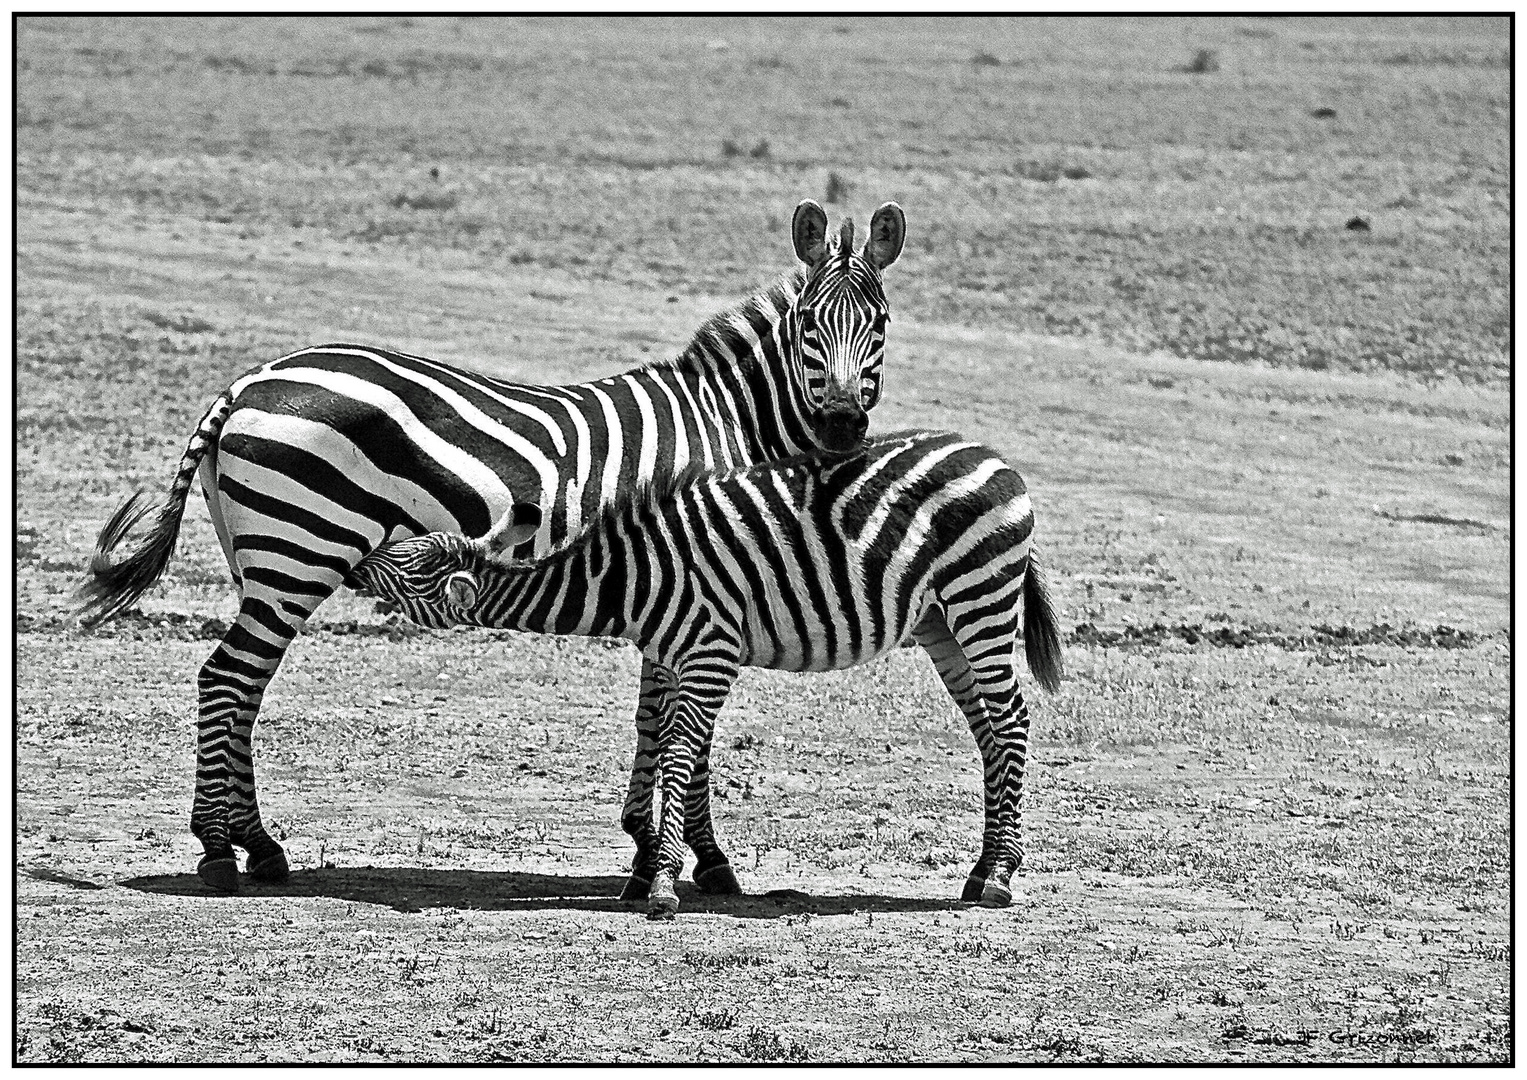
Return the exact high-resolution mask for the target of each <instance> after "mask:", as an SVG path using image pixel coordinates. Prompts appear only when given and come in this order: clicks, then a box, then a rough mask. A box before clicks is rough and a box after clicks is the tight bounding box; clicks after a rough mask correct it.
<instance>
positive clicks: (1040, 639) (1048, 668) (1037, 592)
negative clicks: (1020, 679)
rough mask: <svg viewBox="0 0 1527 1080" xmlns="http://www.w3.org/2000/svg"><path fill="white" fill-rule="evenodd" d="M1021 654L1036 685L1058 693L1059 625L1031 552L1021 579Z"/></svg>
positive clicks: (1031, 551) (1041, 573)
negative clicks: (1026, 661)
mask: <svg viewBox="0 0 1527 1080" xmlns="http://www.w3.org/2000/svg"><path fill="white" fill-rule="evenodd" d="M1023 652H1024V656H1026V657H1027V658H1028V661H1029V672H1030V674H1032V675H1033V676H1034V679H1035V681H1037V682H1038V683H1039V685H1040V686H1042V687H1044V688H1045V689H1046V690H1048V691H1049V692H1050V693H1052V694H1053V693H1055V691H1057V690H1059V689H1060V675H1061V662H1060V624H1059V623H1058V622H1057V621H1056V619H1055V604H1054V603H1053V602H1052V601H1051V600H1050V586H1049V585H1048V584H1046V583H1045V579H1044V574H1043V572H1042V571H1041V570H1040V569H1039V559H1038V557H1037V555H1036V553H1035V552H1034V550H1033V549H1032V548H1031V549H1030V550H1029V568H1028V572H1027V573H1026V574H1024V576H1023Z"/></svg>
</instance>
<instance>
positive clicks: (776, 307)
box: [642, 266, 808, 372]
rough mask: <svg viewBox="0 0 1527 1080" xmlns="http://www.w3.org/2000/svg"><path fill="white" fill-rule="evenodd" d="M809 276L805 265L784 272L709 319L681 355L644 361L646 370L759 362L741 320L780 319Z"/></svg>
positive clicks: (712, 367)
mask: <svg viewBox="0 0 1527 1080" xmlns="http://www.w3.org/2000/svg"><path fill="white" fill-rule="evenodd" d="M807 276H808V271H807V270H806V268H805V267H803V266H797V267H796V268H795V269H793V270H790V271H787V272H786V273H784V274H781V275H780V276H779V277H778V278H777V279H775V281H774V282H773V283H772V284H770V285H768V286H767V287H765V288H764V289H762V290H760V291H759V292H756V293H754V294H753V295H752V296H750V297H748V298H747V299H746V300H742V301H740V302H739V303H736V304H733V305H732V306H730V307H728V308H724V309H722V310H721V311H718V312H717V313H716V314H714V315H712V316H711V317H710V318H709V319H706V320H705V322H704V323H702V324H701V326H700V329H698V330H696V331H695V333H694V336H693V337H692V338H690V339H689V344H688V345H686V346H684V349H683V351H681V352H680V353H679V354H678V355H677V356H674V357H670V358H667V359H663V360H653V361H652V362H650V363H648V364H644V365H643V366H642V370H644V371H650V370H652V369H653V368H674V369H677V370H679V371H695V372H706V371H713V370H715V368H716V367H717V366H718V365H719V364H722V363H727V362H731V363H737V364H742V365H750V364H753V363H756V362H757V357H756V356H754V354H753V345H752V341H751V340H750V339H749V337H748V336H746V335H744V334H743V333H742V332H741V331H739V330H738V329H737V323H738V322H739V321H741V322H744V323H747V322H751V321H752V320H751V319H750V318H749V316H750V315H761V316H763V318H764V319H766V320H767V321H768V322H770V323H776V322H778V321H779V320H780V317H781V316H783V315H784V313H785V312H786V311H788V310H789V308H790V305H791V304H792V303H793V302H794V301H795V298H796V297H797V296H799V295H800V292H801V289H802V288H803V287H804V286H805V284H806V278H807Z"/></svg>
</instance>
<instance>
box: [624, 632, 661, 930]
mask: <svg viewBox="0 0 1527 1080" xmlns="http://www.w3.org/2000/svg"><path fill="white" fill-rule="evenodd" d="M672 690H673V674H672V673H671V672H669V671H668V670H666V669H664V668H661V667H659V666H658V665H656V664H654V663H653V662H652V661H651V660H649V659H647V658H646V657H645V656H644V657H642V686H641V693H640V694H639V696H638V697H637V700H636V756H635V758H634V759H633V760H632V762H631V782H630V784H629V785H628V786H627V787H626V804H625V807H624V808H623V809H622V810H621V814H620V827H621V828H622V829H624V830H625V832H626V834H627V835H628V836H630V837H631V839H632V841H634V842H635V844H636V856H635V857H634V858H633V859H632V860H631V876H630V877H629V878H627V879H626V885H625V888H623V889H622V890H621V893H620V898H621V899H622V900H644V899H646V897H647V893H648V890H650V889H651V888H652V875H653V874H655V873H657V823H656V821H655V820H654V818H653V813H652V792H653V785H654V783H655V782H656V778H657V737H658V725H659V721H660V720H661V718H662V717H663V716H664V715H666V713H667V712H668V708H669V700H670V696H671V694H672Z"/></svg>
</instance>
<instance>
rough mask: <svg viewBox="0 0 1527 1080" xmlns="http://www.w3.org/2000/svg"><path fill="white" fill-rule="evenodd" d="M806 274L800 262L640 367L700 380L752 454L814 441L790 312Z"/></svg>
mask: <svg viewBox="0 0 1527 1080" xmlns="http://www.w3.org/2000/svg"><path fill="white" fill-rule="evenodd" d="M807 279H808V274H807V271H806V270H805V269H802V268H796V269H794V270H792V271H790V272H789V273H787V274H784V275H783V276H781V277H780V278H779V279H778V280H777V281H776V282H774V284H772V285H770V286H769V287H768V288H766V289H764V290H763V291H762V292H759V293H756V294H755V295H753V296H750V297H748V299H746V300H744V301H743V302H742V303H740V304H737V305H735V306H733V307H731V308H728V309H726V310H725V311H721V312H719V313H717V314H716V315H713V316H712V317H711V318H710V319H708V320H706V322H705V324H704V325H702V326H701V327H700V329H699V330H698V331H696V332H695V335H694V337H693V338H691V339H690V342H689V344H688V345H687V346H685V348H684V350H683V351H682V352H681V353H679V355H678V356H676V357H673V358H672V359H668V360H659V361H655V362H653V363H651V364H648V365H647V366H646V367H644V368H642V369H641V371H642V372H647V373H650V374H653V375H655V376H658V377H662V376H664V375H665V374H668V373H673V374H674V375H675V376H677V377H679V378H683V379H685V380H694V382H695V383H696V391H697V392H700V388H701V387H703V388H704V392H705V393H706V394H707V396H709V397H711V398H712V399H713V400H714V401H715V408H716V411H717V413H718V414H719V415H720V417H721V418H722V422H724V423H727V424H730V425H731V426H732V427H733V429H734V432H735V434H736V436H737V437H738V439H739V441H740V442H741V443H742V444H743V449H744V451H745V453H746V457H747V460H748V461H772V460H775V459H778V458H783V457H790V456H793V455H795V454H800V453H804V452H806V451H809V450H810V449H812V447H813V446H814V445H815V443H814V441H813V439H812V437H811V434H810V427H809V423H808V420H807V417H806V413H805V396H804V388H803V387H801V386H800V385H798V384H799V374H798V371H797V366H798V365H797V360H796V348H795V344H794V340H793V334H794V333H795V330H794V329H793V327H792V326H791V322H790V320H789V319H787V318H786V317H785V316H786V314H787V313H788V312H789V311H790V308H791V305H793V304H794V303H795V302H796V299H797V298H798V297H799V296H800V294H801V290H802V289H803V288H804V287H805V285H806V282H807Z"/></svg>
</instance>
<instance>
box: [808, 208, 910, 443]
mask: <svg viewBox="0 0 1527 1080" xmlns="http://www.w3.org/2000/svg"><path fill="white" fill-rule="evenodd" d="M790 232H791V239H792V240H793V241H794V243H795V254H796V256H797V257H798V258H799V259H800V260H801V261H802V262H803V263H805V264H806V265H807V267H808V268H809V269H808V273H807V277H806V283H805V285H804V286H802V288H801V291H800V292H799V293H798V294H797V295H796V298H795V301H794V303H792V304H791V305H790V309H789V310H788V311H787V312H786V313H785V319H786V320H787V322H786V329H787V335H786V337H787V340H788V341H789V342H791V343H793V346H794V348H793V349H792V350H791V351H792V354H793V355H792V356H791V357H789V358H787V359H789V360H792V361H793V362H794V365H795V374H796V376H797V378H798V379H799V380H800V386H801V388H802V391H803V393H804V398H805V406H806V408H805V413H806V419H807V422H808V427H809V428H810V431H811V436H812V438H813V439H814V440H815V441H816V444H817V446H818V447H820V448H821V449H823V450H826V451H828V452H829V453H835V454H845V453H851V452H853V451H855V450H858V449H859V448H860V447H861V446H863V445H864V439H865V436H866V434H867V433H868V431H869V424H870V418H869V411H870V410H871V409H873V408H874V407H875V404H876V402H878V401H879V400H880V369H881V365H882V363H883V362H884V360H885V328H886V323H888V322H889V321H890V319H891V311H890V307H889V305H888V304H887V303H886V299H885V289H884V288H883V287H882V286H881V282H880V272H881V271H882V270H884V269H885V268H886V267H887V266H890V265H891V264H892V263H893V262H895V261H896V257H897V256H898V255H900V254H901V245H902V243H903V241H905V239H906V232H907V219H906V215H905V214H903V213H902V212H901V207H899V206H897V205H896V204H895V203H893V202H888V203H886V204H885V205H884V206H882V207H881V208H880V209H879V210H876V211H875V214H874V216H873V217H871V218H870V235H869V239H867V240H866V241H865V242H864V247H863V248H862V249H861V250H860V251H858V252H855V251H854V223H853V222H852V221H850V220H845V221H844V222H843V226H842V228H841V229H840V230H839V232H838V237H837V243H836V244H833V243H831V242H830V241H829V239H828V236H827V214H826V213H825V212H824V211H823V210H822V208H821V207H820V206H818V205H817V204H816V203H815V202H814V201H812V200H811V199H807V200H805V201H804V202H802V203H801V204H800V205H799V206H797V207H796V208H795V220H794V221H793V222H792V223H791V227H790Z"/></svg>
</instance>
